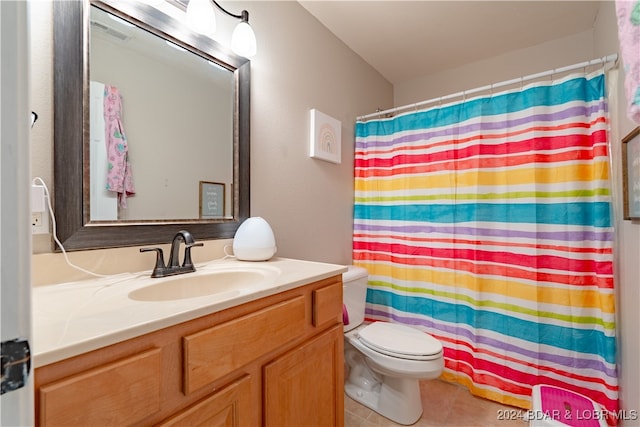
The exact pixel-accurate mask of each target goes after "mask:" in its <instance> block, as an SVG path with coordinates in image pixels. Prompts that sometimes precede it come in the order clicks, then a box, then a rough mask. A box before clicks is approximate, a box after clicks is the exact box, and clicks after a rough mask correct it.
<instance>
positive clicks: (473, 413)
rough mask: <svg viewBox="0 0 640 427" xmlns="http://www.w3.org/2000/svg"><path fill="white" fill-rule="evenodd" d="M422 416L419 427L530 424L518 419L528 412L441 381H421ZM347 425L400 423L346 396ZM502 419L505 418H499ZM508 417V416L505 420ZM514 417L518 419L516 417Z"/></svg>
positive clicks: (386, 426) (365, 426)
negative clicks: (480, 396) (479, 396)
mask: <svg viewBox="0 0 640 427" xmlns="http://www.w3.org/2000/svg"><path fill="white" fill-rule="evenodd" d="M420 391H421V396H422V406H423V409H424V412H423V414H422V418H420V419H419V420H418V422H417V423H415V424H414V426H416V427H427V426H429V427H431V426H437V427H445V426H455V427H493V426H495V427H527V426H528V423H527V422H525V421H524V420H522V419H517V418H519V417H520V416H521V415H524V414H525V413H526V412H527V411H526V410H524V409H519V408H513V407H511V406H505V405H501V404H499V403H495V402H492V401H490V400H486V399H481V398H478V397H475V396H472V395H471V393H469V391H468V390H467V389H466V388H465V387H462V386H460V385H457V384H451V383H447V382H444V381H440V380H432V381H424V382H422V383H421V384H420ZM344 399H345V401H344V409H345V414H344V426H345V427H391V426H398V425H399V424H396V423H394V422H392V421H390V420H388V419H387V418H384V417H383V416H381V415H378V414H377V413H376V412H374V411H372V410H370V409H369V408H367V407H365V406H362V405H361V404H359V403H358V402H356V401H355V400H352V399H351V398H349V397H348V396H346V395H345V398H344ZM500 418H502V419H500ZM505 418H506V419H505ZM514 418H515V419H514Z"/></svg>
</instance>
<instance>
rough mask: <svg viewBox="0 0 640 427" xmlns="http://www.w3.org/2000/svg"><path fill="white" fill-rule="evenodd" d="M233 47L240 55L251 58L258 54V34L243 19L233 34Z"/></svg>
mask: <svg viewBox="0 0 640 427" xmlns="http://www.w3.org/2000/svg"><path fill="white" fill-rule="evenodd" d="M231 49H232V50H233V51H234V52H235V53H237V54H238V55H241V56H244V57H246V58H250V57H252V56H254V55H255V54H256V51H257V46H256V35H255V34H254V33H253V29H252V28H251V25H249V23H248V22H245V21H242V22H241V23H239V24H238V25H237V26H236V28H235V29H234V30H233V34H232V35H231Z"/></svg>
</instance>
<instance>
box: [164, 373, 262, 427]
mask: <svg viewBox="0 0 640 427" xmlns="http://www.w3.org/2000/svg"><path fill="white" fill-rule="evenodd" d="M250 420H251V377H250V376H249V375H246V376H244V377H242V378H241V379H239V380H238V381H235V382H233V383H231V384H230V385H228V386H227V387H225V388H223V389H222V390H220V391H218V392H216V393H214V394H212V395H211V396H209V397H207V398H205V399H203V400H201V401H200V402H198V403H196V404H195V405H193V406H190V407H189V408H187V409H185V410H184V411H182V412H180V413H179V414H177V415H175V416H174V417H172V418H171V419H169V420H167V421H165V422H164V423H161V424H160V427H169V426H171V427H174V426H189V427H239V426H249V424H250Z"/></svg>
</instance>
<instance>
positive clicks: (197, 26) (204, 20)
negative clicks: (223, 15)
mask: <svg viewBox="0 0 640 427" xmlns="http://www.w3.org/2000/svg"><path fill="white" fill-rule="evenodd" d="M187 24H188V25H189V27H191V29H192V30H193V31H196V32H198V33H200V34H204V35H207V36H210V35H212V34H213V33H215V31H216V14H215V12H214V9H213V5H212V4H211V1H210V0H190V1H189V4H188V5H187Z"/></svg>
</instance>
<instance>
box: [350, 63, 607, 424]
mask: <svg viewBox="0 0 640 427" xmlns="http://www.w3.org/2000/svg"><path fill="white" fill-rule="evenodd" d="M607 129H608V116H607V101H606V95H605V76H604V74H603V73H595V74H590V75H585V74H581V75H576V74H574V75H571V76H568V77H566V78H564V79H562V80H557V81H554V82H551V83H549V82H546V83H535V84H531V85H527V86H523V87H521V88H518V89H517V90H512V91H507V92H501V93H499V94H492V95H487V96H483V97H477V98H473V99H467V100H464V101H462V102H458V103H453V104H448V105H445V106H437V107H434V108H431V109H429V110H426V111H421V112H412V113H407V114H403V115H400V116H396V117H394V118H380V119H376V120H370V121H366V122H362V121H359V122H357V123H356V160H355V207H354V232H353V259H354V264H356V265H359V266H362V267H365V268H366V269H367V270H368V271H369V274H370V276H369V288H368V293H367V318H368V319H369V320H382V321H392V322H399V323H404V324H407V325H411V326H414V327H417V328H419V329H421V330H423V331H425V332H427V333H430V334H432V335H433V336H434V337H436V338H438V339H439V340H440V341H441V342H442V344H443V347H444V357H445V371H444V373H443V378H444V379H445V380H449V381H454V382H458V383H461V384H464V385H466V386H467V387H468V388H469V389H470V390H471V392H472V393H474V394H476V395H479V396H482V397H486V398H489V399H492V400H495V401H498V402H501V403H505V404H508V405H513V406H518V407H522V408H529V407H530V396H531V387H532V386H533V385H535V384H549V385H555V386H559V387H563V388H566V389H569V390H573V391H576V392H579V393H582V394H584V395H586V396H588V397H590V398H592V399H593V400H595V401H596V402H597V403H598V404H600V405H601V406H602V407H603V408H604V409H607V410H610V411H614V412H615V411H617V408H618V384H617V375H616V364H615V362H616V360H615V325H614V291H613V254H612V248H613V227H612V212H611V209H612V207H611V193H610V186H609V157H608V156H609V154H608V139H607Z"/></svg>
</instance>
